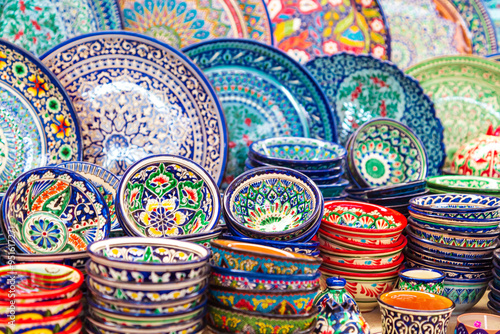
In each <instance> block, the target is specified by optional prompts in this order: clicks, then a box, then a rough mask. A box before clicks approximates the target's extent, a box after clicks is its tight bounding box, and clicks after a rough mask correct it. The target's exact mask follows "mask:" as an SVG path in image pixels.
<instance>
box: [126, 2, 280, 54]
mask: <svg viewBox="0 0 500 334" xmlns="http://www.w3.org/2000/svg"><path fill="white" fill-rule="evenodd" d="M120 8H121V11H122V13H123V25H124V28H125V30H130V31H135V32H138V33H141V34H145V35H149V36H151V37H154V38H156V39H159V40H160V41H163V42H165V43H167V44H168V45H171V46H173V47H176V48H179V49H180V48H183V47H186V46H188V45H191V44H195V43H199V42H203V41H206V40H210V39H214V38H224V37H228V38H249V39H253V40H255V41H259V42H263V43H266V44H269V45H273V42H274V40H273V31H272V27H271V20H270V19H269V14H268V12H267V8H266V5H265V4H264V1H263V0H214V1H200V0H191V1H183V0H171V1H165V0H120Z"/></svg>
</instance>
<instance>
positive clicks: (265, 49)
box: [184, 39, 337, 185]
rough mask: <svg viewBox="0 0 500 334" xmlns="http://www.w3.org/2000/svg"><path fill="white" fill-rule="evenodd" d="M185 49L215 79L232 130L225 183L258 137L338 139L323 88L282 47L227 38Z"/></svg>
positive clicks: (240, 168) (238, 169)
mask: <svg viewBox="0 0 500 334" xmlns="http://www.w3.org/2000/svg"><path fill="white" fill-rule="evenodd" d="M184 52H185V53H186V54H187V55H188V56H189V57H191V59H192V60H193V61H194V62H195V63H196V64H197V65H198V66H200V68H201V69H202V70H203V71H204V72H205V75H206V76H207V78H208V79H209V80H210V81H211V82H212V85H213V86H214V88H215V90H216V91H217V95H218V97H219V99H220V101H221V103H222V105H223V107H224V113H225V115H226V120H227V124H228V128H230V129H231V133H230V137H229V139H230V141H229V160H228V167H227V170H226V177H225V184H226V185H227V184H229V183H230V182H231V181H232V180H233V179H234V178H235V177H236V176H238V175H239V174H241V173H242V172H243V170H244V167H245V159H246V157H247V153H248V146H250V144H252V142H253V141H256V140H258V139H263V138H269V137H286V136H296V137H312V138H318V139H325V140H327V141H331V142H336V141H337V128H336V124H335V120H334V118H333V116H332V113H331V111H330V108H329V106H328V100H327V99H326V97H325V95H324V93H323V91H322V90H321V88H320V87H319V86H318V84H317V83H316V81H315V80H314V79H313V78H312V76H311V75H310V74H309V72H307V71H305V70H304V69H303V67H302V66H301V65H300V64H298V63H297V62H295V61H294V60H293V59H292V58H290V57H289V56H287V55H286V54H285V53H283V52H281V51H280V50H277V49H275V48H273V47H271V46H267V45H264V44H261V43H257V42H253V41H249V40H237V39H224V40H215V41H208V42H205V43H200V44H198V45H194V46H192V47H188V48H186V49H184Z"/></svg>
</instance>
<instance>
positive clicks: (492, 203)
mask: <svg viewBox="0 0 500 334" xmlns="http://www.w3.org/2000/svg"><path fill="white" fill-rule="evenodd" d="M410 204H411V205H412V206H413V207H415V208H416V209H417V210H425V211H434V212H441V213H444V212H477V213H479V212H487V211H492V210H498V209H500V198H498V197H492V196H485V195H474V194H438V195H427V196H421V197H416V198H413V199H412V200H411V201H410Z"/></svg>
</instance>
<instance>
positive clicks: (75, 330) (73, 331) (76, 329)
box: [57, 319, 83, 334]
mask: <svg viewBox="0 0 500 334" xmlns="http://www.w3.org/2000/svg"><path fill="white" fill-rule="evenodd" d="M82 331H83V322H82V320H80V319H78V320H77V321H76V322H74V323H73V325H72V326H71V327H69V328H68V329H66V330H65V331H62V332H59V333H57V334H80V333H82Z"/></svg>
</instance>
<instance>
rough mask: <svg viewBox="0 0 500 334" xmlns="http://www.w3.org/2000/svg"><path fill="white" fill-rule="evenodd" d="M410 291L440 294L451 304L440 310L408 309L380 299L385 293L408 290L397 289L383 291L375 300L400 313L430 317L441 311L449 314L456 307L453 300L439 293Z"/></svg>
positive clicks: (419, 292) (421, 293) (418, 292)
mask: <svg viewBox="0 0 500 334" xmlns="http://www.w3.org/2000/svg"><path fill="white" fill-rule="evenodd" d="M411 292H412V293H417V294H420V295H423V294H428V295H434V296H440V297H442V298H446V299H448V300H449V301H450V302H451V306H450V307H447V308H444V309H441V310H413V309H408V308H404V307H398V306H393V305H391V304H388V303H386V302H384V301H382V296H384V295H386V294H389V293H408V291H398V290H395V291H389V292H385V293H382V294H380V295H379V296H377V301H378V302H379V304H380V306H383V307H385V308H390V309H394V310H396V311H401V312H402V313H416V314H423V315H426V316H429V317H431V316H432V315H434V314H442V313H443V314H446V313H450V314H451V312H453V310H454V309H455V307H456V305H455V302H454V301H453V300H451V299H450V298H448V297H445V296H441V295H436V294H434V293H429V292H421V291H411Z"/></svg>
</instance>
